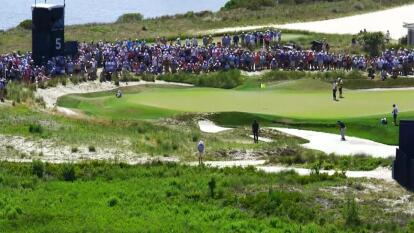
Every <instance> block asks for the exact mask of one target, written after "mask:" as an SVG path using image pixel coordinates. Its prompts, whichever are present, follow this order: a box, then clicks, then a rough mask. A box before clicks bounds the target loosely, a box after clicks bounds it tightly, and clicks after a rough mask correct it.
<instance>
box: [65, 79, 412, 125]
mask: <svg viewBox="0 0 414 233" xmlns="http://www.w3.org/2000/svg"><path fill="white" fill-rule="evenodd" d="M413 100H414V91H408V90H394V91H369V90H368V91H362V90H358V91H347V90H345V98H344V99H340V101H337V102H335V101H333V100H332V93H331V90H330V85H329V84H327V83H324V82H320V81H315V80H302V81H301V80H299V81H287V82H280V83H275V84H269V85H268V87H267V88H266V89H260V88H249V89H233V90H224V89H215V88H195V87H194V88H182V87H180V88H178V87H177V88H175V87H168V88H165V87H164V88H161V87H148V88H144V89H140V90H139V91H137V92H128V93H125V95H124V97H123V98H121V99H116V98H115V96H114V94H113V92H107V93H105V94H102V93H101V94H98V95H71V96H65V97H63V98H61V99H60V100H59V103H58V104H59V105H60V106H63V107H69V108H76V109H79V110H82V111H84V112H85V113H86V114H89V115H94V116H101V117H108V118H115V119H120V118H126V119H143V118H144V119H153V118H158V117H165V116H171V115H174V114H177V113H182V112H249V113H260V114H268V115H277V116H283V117H290V118H303V119H338V118H354V117H363V116H372V115H382V114H383V115H389V114H390V113H391V110H392V104H394V103H396V104H398V106H399V108H400V110H401V111H403V112H408V111H414V102H413Z"/></svg>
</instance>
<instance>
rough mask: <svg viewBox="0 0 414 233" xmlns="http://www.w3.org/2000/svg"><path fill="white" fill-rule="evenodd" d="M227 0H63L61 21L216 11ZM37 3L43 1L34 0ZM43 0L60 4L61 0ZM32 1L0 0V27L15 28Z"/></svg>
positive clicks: (27, 14) (107, 20) (26, 15)
mask: <svg viewBox="0 0 414 233" xmlns="http://www.w3.org/2000/svg"><path fill="white" fill-rule="evenodd" d="M227 1H228V0H66V2H65V3H66V8H65V24H66V25H75V24H85V23H110V22H114V21H116V19H118V17H119V16H121V15H123V14H125V13H141V14H142V15H144V17H145V18H153V17H158V16H163V15H174V14H181V13H185V12H188V11H194V12H197V11H204V10H209V11H218V10H219V9H220V8H221V7H222V6H224V4H225V3H226V2H227ZM36 2H37V3H45V1H44V0H38V1H36ZM46 3H50V4H62V5H63V4H64V0H49V1H46ZM34 4H35V0H0V30H7V29H10V28H13V27H16V26H17V25H18V24H19V23H20V22H22V21H23V20H25V19H30V18H31V17H32V12H31V6H32V5H34Z"/></svg>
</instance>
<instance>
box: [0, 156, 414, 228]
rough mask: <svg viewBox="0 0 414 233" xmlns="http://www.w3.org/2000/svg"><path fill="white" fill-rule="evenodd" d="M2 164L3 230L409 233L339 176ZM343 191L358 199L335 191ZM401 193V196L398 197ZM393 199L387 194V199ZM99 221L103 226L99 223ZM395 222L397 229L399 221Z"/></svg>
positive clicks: (402, 221)
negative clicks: (40, 172)
mask: <svg viewBox="0 0 414 233" xmlns="http://www.w3.org/2000/svg"><path fill="white" fill-rule="evenodd" d="M33 166H34V165H31V164H14V163H1V164H0V187H1V188H0V206H1V208H0V216H2V218H0V228H1V229H2V231H5V232H102V231H108V232H166V231H169V232H170V231H173V232H186V231H187V232H321V233H324V232H326V233H331V232H378V231H380V230H385V231H386V232H390V233H392V232H407V233H408V232H411V230H412V229H411V228H410V224H409V223H410V222H409V221H410V216H409V215H407V214H402V213H399V214H398V215H397V214H392V213H391V214H390V213H387V212H386V211H385V210H384V209H385V206H384V204H381V202H377V201H373V200H374V198H377V199H379V198H382V197H388V196H390V195H391V194H390V193H389V192H386V193H383V192H380V193H377V194H375V195H376V196H375V197H371V196H368V197H366V196H363V192H361V193H360V192H359V191H358V190H361V189H362V190H363V189H364V188H363V187H364V186H361V185H358V183H356V184H353V182H348V184H346V182H345V180H344V179H343V178H342V176H340V175H335V176H327V175H318V174H313V175H311V176H299V175H297V174H295V173H293V172H285V173H281V174H273V175H270V174H265V173H261V172H256V171H254V169H252V168H248V169H241V168H232V169H209V168H203V167H187V166H180V165H175V164H165V165H164V164H152V165H142V166H129V165H126V164H107V163H98V162H90V163H82V164H76V165H68V164H66V165H52V164H44V165H43V166H44V178H39V177H38V176H37V175H32V172H31V170H32V167H33ZM340 185H347V187H348V192H353V193H355V194H354V195H358V196H356V197H358V198H359V199H360V200H361V201H360V202H355V201H352V200H353V199H350V198H348V199H346V198H344V197H343V196H342V195H340V196H337V195H336V194H334V193H332V192H330V191H329V190H330V189H334V188H335V187H336V186H340ZM400 193H401V192H400ZM387 195H388V196H387ZM98 215H99V218H97V217H96V216H98ZM396 222H398V224H397V223H396Z"/></svg>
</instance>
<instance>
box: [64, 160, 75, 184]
mask: <svg viewBox="0 0 414 233" xmlns="http://www.w3.org/2000/svg"><path fill="white" fill-rule="evenodd" d="M62 177H63V180H65V181H72V182H73V181H75V180H76V174H75V166H74V165H73V164H65V165H63V167H62Z"/></svg>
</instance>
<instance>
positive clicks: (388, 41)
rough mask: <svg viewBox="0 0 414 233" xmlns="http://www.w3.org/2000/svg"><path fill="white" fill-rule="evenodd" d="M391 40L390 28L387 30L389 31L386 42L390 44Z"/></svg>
mask: <svg viewBox="0 0 414 233" xmlns="http://www.w3.org/2000/svg"><path fill="white" fill-rule="evenodd" d="M390 40H391V35H390V30H387V33H385V43H387V44H389V43H390Z"/></svg>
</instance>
